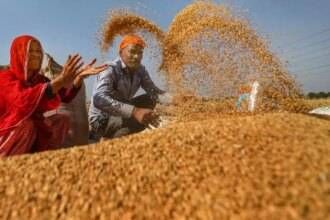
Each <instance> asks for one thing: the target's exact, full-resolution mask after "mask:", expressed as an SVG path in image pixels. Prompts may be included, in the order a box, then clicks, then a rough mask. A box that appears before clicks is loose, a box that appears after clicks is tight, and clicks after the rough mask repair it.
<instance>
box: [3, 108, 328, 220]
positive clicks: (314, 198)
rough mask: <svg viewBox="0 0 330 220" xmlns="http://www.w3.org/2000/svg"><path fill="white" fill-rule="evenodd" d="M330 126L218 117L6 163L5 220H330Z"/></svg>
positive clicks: (303, 119)
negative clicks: (268, 219)
mask: <svg viewBox="0 0 330 220" xmlns="http://www.w3.org/2000/svg"><path fill="white" fill-rule="evenodd" d="M329 128H330V121H329V120H326V119H317V118H314V117H310V116H306V115H301V114H293V113H267V114H263V115H261V114H259V115H254V116H250V115H242V116H237V115H235V116H233V115H221V114H220V115H219V114H218V115H215V114H213V115H212V114H211V117H207V118H204V119H202V118H199V119H198V118H196V120H195V121H191V122H177V123H173V124H170V125H169V126H168V127H166V128H161V129H156V130H154V131H151V132H146V133H143V134H137V135H133V136H130V137H125V138H121V139H116V140H113V141H109V142H102V143H98V144H95V145H90V146H85V147H80V148H73V149H66V150H60V151H54V152H45V153H41V154H35V155H25V156H20V157H12V158H8V159H3V160H1V161H0V195H1V199H0V209H1V212H0V218H1V219H8V218H11V219H267V218H270V219H328V218H330V211H329V210H330V194H329V189H330V172H329V170H330V142H329V140H330V130H329Z"/></svg>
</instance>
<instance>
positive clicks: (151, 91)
mask: <svg viewBox="0 0 330 220" xmlns="http://www.w3.org/2000/svg"><path fill="white" fill-rule="evenodd" d="M141 75H142V79H141V87H142V89H144V91H146V92H147V93H148V95H150V97H151V98H152V99H154V100H155V101H156V100H158V95H160V94H164V93H165V91H163V90H161V89H159V88H158V87H157V86H156V85H155V84H154V82H153V81H152V79H151V77H150V75H149V73H148V71H147V70H146V69H144V71H143V73H142V74H141Z"/></svg>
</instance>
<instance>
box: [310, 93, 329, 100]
mask: <svg viewBox="0 0 330 220" xmlns="http://www.w3.org/2000/svg"><path fill="white" fill-rule="evenodd" d="M307 96H308V98H310V99H322V98H328V97H330V92H309V93H308V94H307Z"/></svg>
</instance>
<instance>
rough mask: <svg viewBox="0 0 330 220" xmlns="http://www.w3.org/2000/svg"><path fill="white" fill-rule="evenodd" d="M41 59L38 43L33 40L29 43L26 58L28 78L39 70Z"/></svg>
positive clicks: (41, 54) (41, 53) (40, 49)
mask: <svg viewBox="0 0 330 220" xmlns="http://www.w3.org/2000/svg"><path fill="white" fill-rule="evenodd" d="M42 58H43V52H42V48H41V45H40V43H39V42H38V41H35V40H33V41H31V43H30V48H29V58H28V78H30V77H31V76H32V74H33V73H35V72H38V71H39V70H40V68H41V64H42Z"/></svg>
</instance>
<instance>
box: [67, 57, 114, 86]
mask: <svg viewBox="0 0 330 220" xmlns="http://www.w3.org/2000/svg"><path fill="white" fill-rule="evenodd" d="M95 63H96V59H93V60H92V61H91V62H90V63H89V64H87V65H85V66H83V67H82V68H81V69H80V70H79V72H78V73H77V76H76V78H75V80H74V82H73V84H74V86H75V87H79V86H80V85H81V83H82V81H83V79H85V78H87V77H89V76H92V75H96V74H98V73H100V72H102V71H104V70H106V69H107V68H108V64H103V65H100V66H95V67H94V64H95Z"/></svg>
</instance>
